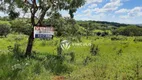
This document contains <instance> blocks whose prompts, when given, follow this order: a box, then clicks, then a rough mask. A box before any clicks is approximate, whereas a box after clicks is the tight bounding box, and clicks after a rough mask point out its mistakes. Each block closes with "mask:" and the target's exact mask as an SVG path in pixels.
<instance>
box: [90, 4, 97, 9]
mask: <svg viewBox="0 0 142 80" xmlns="http://www.w3.org/2000/svg"><path fill="white" fill-rule="evenodd" d="M95 7H97V4H91V5H90V6H88V8H90V9H93V8H95Z"/></svg>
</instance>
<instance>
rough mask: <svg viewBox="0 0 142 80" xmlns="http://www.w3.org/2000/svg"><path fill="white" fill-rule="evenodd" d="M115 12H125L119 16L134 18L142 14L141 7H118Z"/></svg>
mask: <svg viewBox="0 0 142 80" xmlns="http://www.w3.org/2000/svg"><path fill="white" fill-rule="evenodd" d="M115 13H127V15H123V16H122V15H120V18H134V17H140V16H142V7H134V8H133V9H120V10H118V11H116V12H115Z"/></svg>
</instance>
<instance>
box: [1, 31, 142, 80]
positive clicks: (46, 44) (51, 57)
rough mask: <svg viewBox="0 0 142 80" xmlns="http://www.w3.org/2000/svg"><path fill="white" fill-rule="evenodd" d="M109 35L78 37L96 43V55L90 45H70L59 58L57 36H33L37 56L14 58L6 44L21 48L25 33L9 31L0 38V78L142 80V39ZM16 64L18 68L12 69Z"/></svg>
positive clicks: (25, 40) (33, 79)
mask: <svg viewBox="0 0 142 80" xmlns="http://www.w3.org/2000/svg"><path fill="white" fill-rule="evenodd" d="M112 37H115V36H108V37H97V36H90V37H89V38H88V39H86V37H82V38H81V40H82V43H94V44H95V45H96V46H98V49H99V51H98V54H97V55H95V56H93V55H91V53H90V48H91V47H90V46H86V47H84V46H71V48H70V49H69V50H67V51H63V56H62V57H59V56H57V45H59V41H60V37H58V38H57V37H56V38H54V40H49V41H48V40H47V41H45V40H40V39H35V41H34V46H33V51H35V52H36V53H37V54H36V55H35V56H36V57H37V58H28V59H20V60H17V58H14V57H13V52H9V51H8V49H7V47H8V46H12V47H13V46H14V44H15V43H18V44H20V48H21V50H22V51H24V50H25V49H26V44H27V36H24V35H15V34H10V35H9V36H8V38H0V53H1V56H0V65H1V66H0V80H52V79H53V78H54V77H55V76H64V77H65V78H66V79H67V80H141V79H142V49H141V47H142V42H140V41H137V42H134V39H135V37H124V36H118V38H127V40H113V41H112V40H111V38H112ZM137 38H140V37H137ZM65 39H66V38H65ZM71 52H73V53H74V55H75V59H74V61H71V56H70V53H71ZM38 58H39V59H38ZM17 64H19V65H20V67H18V68H16V69H15V70H12V66H14V65H17ZM27 64H28V65H27ZM5 66H7V67H5Z"/></svg>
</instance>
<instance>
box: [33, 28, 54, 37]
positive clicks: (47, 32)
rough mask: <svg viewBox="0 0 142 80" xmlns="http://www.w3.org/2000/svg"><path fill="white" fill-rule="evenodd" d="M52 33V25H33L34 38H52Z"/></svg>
mask: <svg viewBox="0 0 142 80" xmlns="http://www.w3.org/2000/svg"><path fill="white" fill-rule="evenodd" d="M53 35H54V28H53V27H40V26H35V27H34V38H52V37H53Z"/></svg>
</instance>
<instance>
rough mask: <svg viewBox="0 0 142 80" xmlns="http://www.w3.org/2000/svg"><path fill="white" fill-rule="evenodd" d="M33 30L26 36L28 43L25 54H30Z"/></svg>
mask: <svg viewBox="0 0 142 80" xmlns="http://www.w3.org/2000/svg"><path fill="white" fill-rule="evenodd" d="M33 32H34V31H33V30H32V32H31V34H30V36H29V38H28V44H27V49H26V53H25V56H26V57H27V56H31V53H32V47H33V42H34V36H33Z"/></svg>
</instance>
